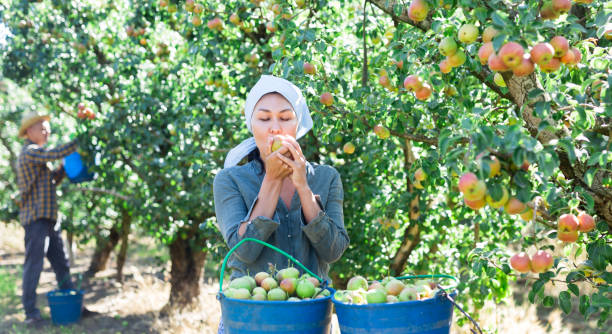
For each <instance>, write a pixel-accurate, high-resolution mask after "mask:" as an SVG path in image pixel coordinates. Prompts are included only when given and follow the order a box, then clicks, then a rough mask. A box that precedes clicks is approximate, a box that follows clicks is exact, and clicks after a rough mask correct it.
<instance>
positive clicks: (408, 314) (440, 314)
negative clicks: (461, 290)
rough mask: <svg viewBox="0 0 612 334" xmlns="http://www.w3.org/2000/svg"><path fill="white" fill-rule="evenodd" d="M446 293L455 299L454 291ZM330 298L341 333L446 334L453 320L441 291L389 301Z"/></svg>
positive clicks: (451, 305) (451, 311)
mask: <svg viewBox="0 0 612 334" xmlns="http://www.w3.org/2000/svg"><path fill="white" fill-rule="evenodd" d="M435 276H437V275H434V277H435ZM444 276H445V275H444ZM427 277H432V276H431V275H428V276H427ZM453 278H454V277H453ZM449 295H450V296H451V297H452V298H453V299H454V298H455V296H456V295H457V292H456V291H453V292H452V293H449ZM332 301H333V303H334V306H335V307H336V315H337V316H338V323H339V324H340V332H342V334H367V333H378V334H448V333H450V327H451V324H452V321H453V304H452V303H451V302H450V301H449V300H448V299H447V298H446V297H445V296H444V295H443V294H442V293H438V294H436V295H435V296H434V297H432V298H428V299H423V300H414V301H407V302H397V303H390V304H368V305H353V304H346V303H343V302H340V301H338V300H336V299H335V298H333V299H332Z"/></svg>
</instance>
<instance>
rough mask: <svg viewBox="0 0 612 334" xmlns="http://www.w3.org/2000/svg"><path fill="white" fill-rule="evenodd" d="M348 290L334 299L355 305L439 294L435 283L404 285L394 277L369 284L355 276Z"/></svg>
mask: <svg viewBox="0 0 612 334" xmlns="http://www.w3.org/2000/svg"><path fill="white" fill-rule="evenodd" d="M346 288H347V290H338V291H336V293H335V294H334V298H335V299H336V300H337V301H340V302H342V303H346V304H355V305H365V304H382V303H398V302H407V301H412V300H423V299H428V298H432V297H433V296H435V295H436V293H437V292H438V288H437V285H436V283H435V282H433V281H429V280H417V281H414V283H404V282H402V281H400V280H398V279H396V278H394V277H385V278H384V279H383V280H382V281H373V282H372V283H368V281H367V280H366V279H365V278H364V277H362V276H355V277H352V278H351V279H350V280H349V281H348V284H347V286H346Z"/></svg>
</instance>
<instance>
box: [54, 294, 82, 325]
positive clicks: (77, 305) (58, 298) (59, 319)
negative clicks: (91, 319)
mask: <svg viewBox="0 0 612 334" xmlns="http://www.w3.org/2000/svg"><path fill="white" fill-rule="evenodd" d="M83 294H84V292H83V290H72V289H68V290H53V291H49V292H48V293H47V299H48V300H49V308H50V309H51V320H52V321H53V323H54V324H56V325H68V324H72V323H75V322H77V321H79V319H80V318H81V310H82V307H83Z"/></svg>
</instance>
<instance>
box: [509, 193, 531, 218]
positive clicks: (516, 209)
mask: <svg viewBox="0 0 612 334" xmlns="http://www.w3.org/2000/svg"><path fill="white" fill-rule="evenodd" d="M526 207H527V206H526V205H525V203H523V202H521V201H519V200H518V198H516V197H512V198H510V199H509V200H508V202H507V203H506V205H505V206H504V210H506V212H507V213H508V214H510V215H515V214H518V213H521V212H523V211H524V210H525V208H526Z"/></svg>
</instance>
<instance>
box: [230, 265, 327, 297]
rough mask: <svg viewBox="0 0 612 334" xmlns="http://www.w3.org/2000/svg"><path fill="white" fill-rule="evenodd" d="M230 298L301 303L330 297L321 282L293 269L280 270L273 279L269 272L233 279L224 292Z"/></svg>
mask: <svg viewBox="0 0 612 334" xmlns="http://www.w3.org/2000/svg"><path fill="white" fill-rule="evenodd" d="M223 293H224V294H225V296H226V297H228V298H235V299H243V300H259V301H266V300H269V301H290V302H299V301H302V300H311V299H319V298H325V297H329V295H330V292H329V290H327V289H322V288H320V287H319V280H318V279H316V278H315V277H312V276H311V275H309V274H307V273H305V274H303V275H301V276H300V272H299V270H297V269H296V268H293V267H289V268H285V269H282V270H279V271H278V272H277V273H276V275H275V276H274V277H273V276H272V275H270V274H269V273H267V272H264V271H262V272H259V273H257V274H256V275H255V276H254V277H251V276H248V275H247V276H242V277H238V278H235V279H233V280H232V281H231V282H230V284H229V287H228V288H226V289H225V290H223Z"/></svg>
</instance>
